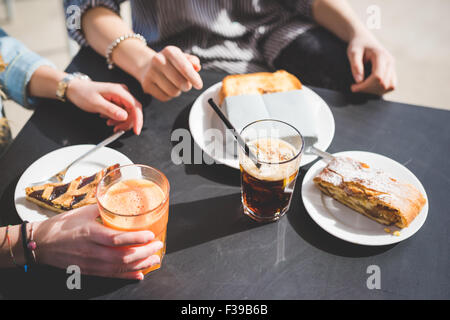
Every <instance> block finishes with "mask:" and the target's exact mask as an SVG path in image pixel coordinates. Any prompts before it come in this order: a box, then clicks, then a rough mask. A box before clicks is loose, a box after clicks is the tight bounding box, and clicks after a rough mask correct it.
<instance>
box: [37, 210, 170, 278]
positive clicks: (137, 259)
mask: <svg viewBox="0 0 450 320" xmlns="http://www.w3.org/2000/svg"><path fill="white" fill-rule="evenodd" d="M98 215H99V212H98V208H97V205H90V206H85V207H82V208H79V209H76V210H72V211H69V212H67V213H62V214H60V215H57V216H55V217H53V218H51V219H48V220H45V221H42V222H34V223H33V230H34V239H35V240H36V243H37V244H38V246H37V249H36V260H37V262H38V263H43V264H47V265H51V266H55V267H59V268H67V267H68V266H69V265H78V266H79V267H80V269H81V272H82V273H83V274H88V275H96V276H103V277H114V278H124V279H139V280H142V279H143V274H142V272H140V271H139V270H142V269H146V268H149V267H151V266H153V265H155V264H158V263H160V259H159V256H157V255H155V253H156V252H157V251H158V250H159V249H161V248H162V245H163V244H162V243H161V242H160V241H152V240H153V239H154V234H153V233H152V232H150V231H134V232H123V231H117V230H113V229H110V228H107V227H105V226H103V225H102V224H100V223H99V222H97V221H96V218H97V217H98ZM130 245H134V246H136V245H137V247H124V246H130Z"/></svg>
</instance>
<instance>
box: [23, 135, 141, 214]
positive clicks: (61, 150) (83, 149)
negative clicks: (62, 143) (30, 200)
mask: <svg viewBox="0 0 450 320" xmlns="http://www.w3.org/2000/svg"><path fill="white" fill-rule="evenodd" d="M93 147H95V145H93V144H77V145H71V146H66V147H62V148H58V149H55V150H53V151H50V152H48V153H46V154H44V155H42V156H41V157H39V158H38V159H36V160H35V161H33V163H32V164H30V165H29V166H28V167H27V168H26V169H25V171H24V172H23V173H22V174H21V176H20V178H19V180H18V181H17V184H16V188H15V190H14V206H15V209H16V212H17V215H18V216H19V217H20V218H21V219H22V220H25V219H26V220H27V221H29V222H34V221H43V220H46V219H48V218H49V216H48V215H49V214H50V210H47V209H43V208H40V207H39V206H37V205H35V208H36V215H35V218H30V215H28V214H27V213H26V212H25V211H27V212H28V211H31V209H28V208H27V209H26V210H25V209H22V208H21V207H20V203H19V199H22V198H24V196H25V189H24V185H25V182H26V179H27V176H28V175H29V174H30V172H31V170H33V166H35V164H36V163H38V162H40V161H43V160H44V159H45V158H47V157H48V158H52V157H54V156H55V155H57V154H58V153H64V152H67V150H69V149H80V151H79V152H78V153H79V154H81V153H82V152H86V151H87V150H88V148H93ZM102 149H106V150H107V152H112V153H115V154H116V155H118V157H120V158H122V159H123V163H120V164H121V165H125V164H132V163H133V162H132V161H131V160H130V158H128V157H127V156H126V155H124V154H123V153H121V152H120V151H117V150H115V149H112V148H109V147H103V148H102ZM99 151H100V150H99ZM97 152H98V151H96V152H94V153H93V154H91V155H89V156H88V157H87V158H86V159H85V160H91V161H92V160H93V159H95V160H97V161H102V160H101V159H99V158H96V157H98V156H96V154H97V155H98V153H97ZM103 152H104V151H103ZM85 160H82V162H83V161H85ZM68 161H70V160H68ZM69 163H70V162H69ZM64 165H65V164H61V168H59V166H58V165H55V170H61V169H63V167H64ZM107 165H108V164H105V167H106V166H107ZM53 173H55V172H51V173H49V175H50V174H53ZM45 176H46V175H45ZM43 178H44V177H43ZM66 180H67V179H65V181H66ZM54 214H55V215H57V213H54ZM52 216H53V215H52ZM31 217H32V216H31Z"/></svg>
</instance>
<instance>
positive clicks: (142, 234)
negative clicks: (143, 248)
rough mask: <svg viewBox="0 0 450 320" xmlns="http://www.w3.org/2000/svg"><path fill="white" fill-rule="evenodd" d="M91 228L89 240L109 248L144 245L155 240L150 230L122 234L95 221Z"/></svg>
mask: <svg viewBox="0 0 450 320" xmlns="http://www.w3.org/2000/svg"><path fill="white" fill-rule="evenodd" d="M94 223H96V224H93V225H92V227H91V228H90V234H89V239H91V241H92V242H94V243H97V244H100V245H103V246H109V247H121V246H127V245H142V244H146V243H148V242H150V241H152V240H153V239H154V238H155V235H154V234H153V232H151V231H149V230H143V231H132V232H122V231H117V230H114V229H110V228H107V227H105V226H103V225H101V224H99V223H97V222H95V221H94Z"/></svg>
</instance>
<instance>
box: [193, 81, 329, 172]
mask: <svg viewBox="0 0 450 320" xmlns="http://www.w3.org/2000/svg"><path fill="white" fill-rule="evenodd" d="M221 87H222V82H218V83H216V84H214V85H213V86H211V87H209V88H208V89H207V90H205V91H204V92H203V93H202V94H201V95H200V96H199V97H198V98H197V99H196V100H195V101H194V103H193V105H192V108H191V111H190V114H189V129H190V130H191V133H192V137H193V138H194V141H195V143H197V145H198V146H199V147H200V148H201V149H202V150H203V151H204V152H205V153H206V154H208V155H209V156H210V157H211V158H212V159H214V160H215V161H217V162H218V163H222V164H225V165H227V166H229V167H232V168H235V169H239V159H238V156H237V154H236V150H233V149H234V148H233V147H230V148H227V147H226V146H225V144H226V142H227V141H233V138H232V137H230V136H231V134H230V133H229V132H227V138H225V139H223V140H224V142H223V144H224V146H223V150H227V152H222V154H223V155H222V156H217V155H216V152H214V148H213V145H214V144H213V143H211V137H208V136H207V135H205V131H206V130H208V129H218V130H221V131H222V133H223V132H224V125H223V124H222V122H221V120H220V118H219V117H218V116H217V115H216V113H215V112H214V110H213V109H212V108H211V107H210V106H209V104H208V99H209V98H213V99H214V101H216V102H217V101H218V100H219V99H218V94H219V91H220V89H221ZM300 91H301V92H302V94H304V95H305V99H307V101H308V103H306V104H305V108H301V109H299V113H298V115H292V116H293V117H295V116H301V114H302V112H305V109H306V110H308V109H307V108H308V107H312V108H315V107H318V108H319V112H318V117H317V118H318V119H319V121H318V123H317V124H318V126H319V128H318V130H317V132H318V141H317V144H316V145H315V146H316V147H318V148H319V149H322V150H326V149H327V148H328V147H329V146H330V144H331V141H332V140H333V137H334V117H333V114H332V113H331V110H330V108H329V107H328V105H327V104H326V103H325V101H323V100H322V98H321V97H319V96H318V95H317V94H316V93H315V92H314V91H312V90H311V89H309V88H308V87H306V86H303V87H302V90H300ZM280 107H281V106H280ZM229 150H231V151H229ZM316 158H317V156H314V155H303V156H302V160H301V162H300V166H304V165H306V164H308V163H310V162H312V161H314V160H315V159H316Z"/></svg>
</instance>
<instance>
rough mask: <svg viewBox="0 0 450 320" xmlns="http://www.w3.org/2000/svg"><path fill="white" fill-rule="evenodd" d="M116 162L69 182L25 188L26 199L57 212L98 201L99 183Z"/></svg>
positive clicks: (114, 167)
mask: <svg viewBox="0 0 450 320" xmlns="http://www.w3.org/2000/svg"><path fill="white" fill-rule="evenodd" d="M118 167H119V164H115V165H113V166H110V167H108V168H106V169H103V170H101V171H100V172H97V173H96V174H94V175H92V176H90V177H78V178H76V179H74V180H72V181H70V182H68V183H47V184H44V185H41V186H35V187H28V188H26V189H25V193H26V199H27V200H29V201H31V202H34V203H36V204H37V205H38V206H40V207H43V208H47V209H50V210H52V211H55V212H64V211H68V210H72V209H76V208H79V207H82V206H85V205H88V204H94V203H96V201H97V200H96V197H95V195H96V192H97V185H98V183H99V182H100V180H101V179H102V178H103V177H104V176H105V175H106V174H108V173H109V172H111V171H112V170H114V169H116V168H118Z"/></svg>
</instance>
